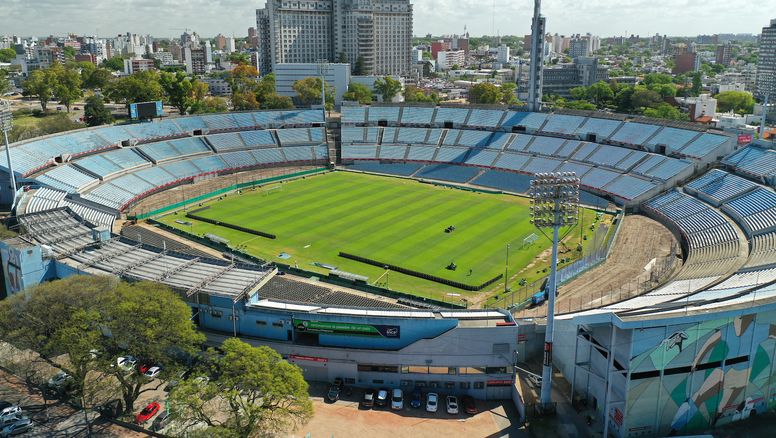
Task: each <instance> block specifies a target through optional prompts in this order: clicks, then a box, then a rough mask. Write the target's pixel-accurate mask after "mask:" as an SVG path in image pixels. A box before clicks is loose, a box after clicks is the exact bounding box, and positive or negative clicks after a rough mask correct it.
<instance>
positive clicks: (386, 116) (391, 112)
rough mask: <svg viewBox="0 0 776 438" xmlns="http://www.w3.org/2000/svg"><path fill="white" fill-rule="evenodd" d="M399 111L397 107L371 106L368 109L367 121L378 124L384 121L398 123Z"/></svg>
mask: <svg viewBox="0 0 776 438" xmlns="http://www.w3.org/2000/svg"><path fill="white" fill-rule="evenodd" d="M399 110H401V108H399V107H397V106H389V107H385V106H372V107H369V111H368V117H369V118H368V119H367V120H368V121H370V122H379V121H386V122H388V123H397V122H398V121H399Z"/></svg>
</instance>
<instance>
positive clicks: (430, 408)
mask: <svg viewBox="0 0 776 438" xmlns="http://www.w3.org/2000/svg"><path fill="white" fill-rule="evenodd" d="M437 408H439V395H437V393H436V392H429V393H428V395H427V396H426V412H436V411H437Z"/></svg>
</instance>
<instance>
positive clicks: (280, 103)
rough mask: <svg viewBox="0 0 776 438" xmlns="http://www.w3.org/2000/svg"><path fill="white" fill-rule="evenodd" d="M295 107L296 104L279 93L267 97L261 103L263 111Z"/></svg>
mask: <svg viewBox="0 0 776 438" xmlns="http://www.w3.org/2000/svg"><path fill="white" fill-rule="evenodd" d="M293 107H294V102H293V101H292V100H291V98H290V97H288V96H280V95H279V94H277V93H272V94H270V95H269V96H267V97H266V98H265V99H264V100H263V101H262V102H261V108H262V109H291V108H293Z"/></svg>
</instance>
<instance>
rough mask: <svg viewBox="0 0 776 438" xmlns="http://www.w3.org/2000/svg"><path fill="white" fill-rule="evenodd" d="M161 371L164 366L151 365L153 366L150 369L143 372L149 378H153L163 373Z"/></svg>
mask: <svg viewBox="0 0 776 438" xmlns="http://www.w3.org/2000/svg"><path fill="white" fill-rule="evenodd" d="M161 372H162V368H161V367H151V368H149V369H148V371H146V372H145V373H143V375H144V376H146V377H148V378H149V379H153V378H154V377H156V376H158V375H159V373H161Z"/></svg>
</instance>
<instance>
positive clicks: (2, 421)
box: [0, 414, 24, 430]
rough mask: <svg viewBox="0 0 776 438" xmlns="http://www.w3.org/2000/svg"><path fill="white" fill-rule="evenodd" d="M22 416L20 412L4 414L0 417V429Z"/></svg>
mask: <svg viewBox="0 0 776 438" xmlns="http://www.w3.org/2000/svg"><path fill="white" fill-rule="evenodd" d="M22 418H24V417H23V416H22V414H9V415H4V416H2V417H0V430H3V429H5V428H6V426H10V425H12V424H14V423H16V422H17V421H19V420H21V419H22Z"/></svg>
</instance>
